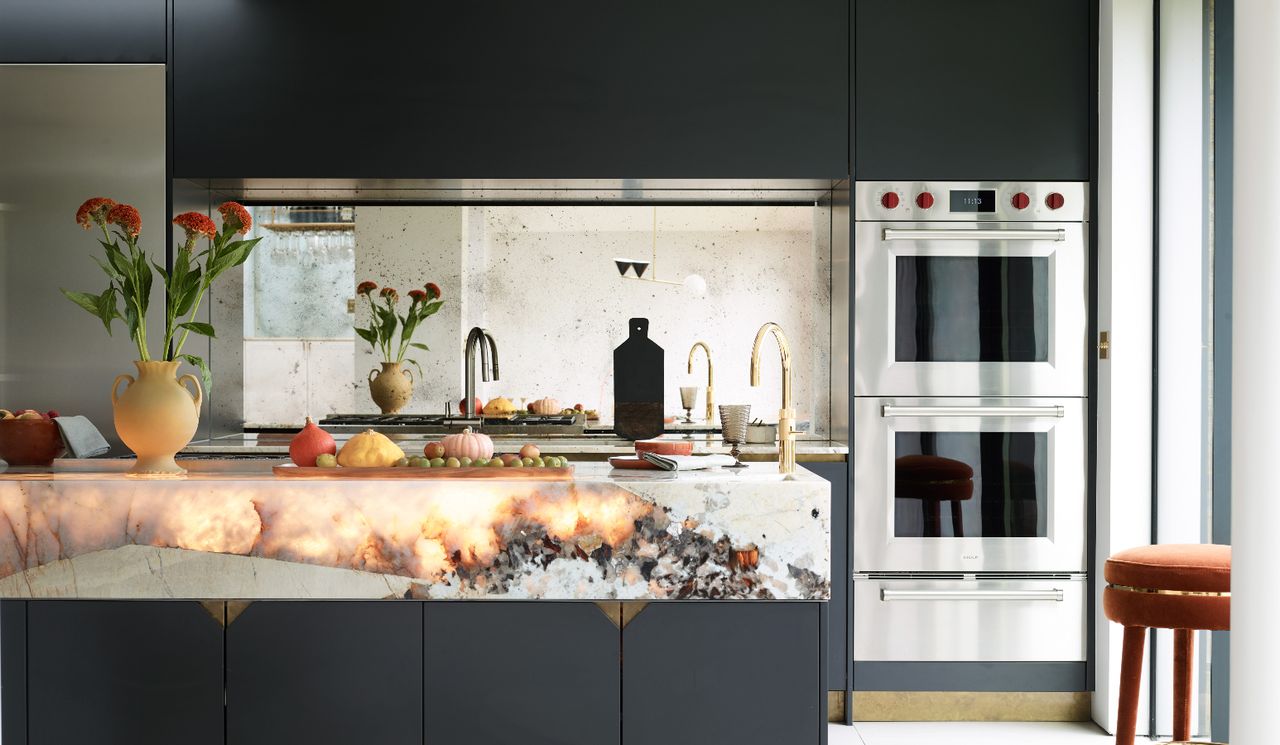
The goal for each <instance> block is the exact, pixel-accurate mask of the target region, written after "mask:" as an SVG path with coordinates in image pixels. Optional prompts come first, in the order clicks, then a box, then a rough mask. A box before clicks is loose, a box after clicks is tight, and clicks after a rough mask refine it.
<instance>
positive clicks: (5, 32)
mask: <svg viewBox="0 0 1280 745" xmlns="http://www.w3.org/2000/svg"><path fill="white" fill-rule="evenodd" d="M165 28H166V26H165V0H110V2H104V0H0V63H55V62H81V63H95V62H96V63H122V62H158V63H163V62H164V61H165Z"/></svg>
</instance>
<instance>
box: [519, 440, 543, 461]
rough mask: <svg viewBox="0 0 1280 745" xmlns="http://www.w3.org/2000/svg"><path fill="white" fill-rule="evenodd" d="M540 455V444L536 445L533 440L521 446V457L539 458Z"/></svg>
mask: <svg viewBox="0 0 1280 745" xmlns="http://www.w3.org/2000/svg"><path fill="white" fill-rule="evenodd" d="M539 455H542V451H541V450H539V449H538V446H537V445H534V444H533V443H532V442H530V443H528V444H527V445H525V446H524V447H522V448H520V457H521V458H537V457H538V456H539Z"/></svg>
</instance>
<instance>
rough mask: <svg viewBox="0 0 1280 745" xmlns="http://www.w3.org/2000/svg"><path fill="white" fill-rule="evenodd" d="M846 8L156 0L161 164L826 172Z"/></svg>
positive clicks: (840, 97) (837, 169) (490, 174)
mask: <svg viewBox="0 0 1280 745" xmlns="http://www.w3.org/2000/svg"><path fill="white" fill-rule="evenodd" d="M848 14H849V9H848V4H847V2H844V1H843V0H807V1H806V2H803V3H778V2H776V1H775V0H699V2H696V3H689V2H683V1H682V0H623V1H622V2H613V3H600V2H596V1H595V0H559V1H557V2H554V3H529V2H523V0H495V1H494V2H488V3H392V2H387V1H386V0H372V2H367V3H362V4H356V5H353V4H351V3H350V2H347V1H346V0H306V2H303V1H302V0H274V1H273V2H243V0H175V2H174V21H173V28H174V42H173V43H174V65H173V70H174V73H173V82H174V170H175V173H174V175H175V176H177V177H181V178H206V177H226V178H241V177H263V178H306V177H314V178H326V177H327V178H442V179H455V178H469V179H479V178H514V179H546V178H610V179H613V178H622V177H639V178H792V177H796V178H800V177H805V178H808V177H812V178H842V177H844V176H846V175H847V173H848V129H849V126H848V125H849V120H848V96H849V85H848V84H849V67H848V51H849V47H848V44H849V36H848V18H849V15H848ZM229 36H230V37H233V38H235V39H236V41H235V43H227V42H226V41H225V39H226V38H228V37H229ZM210 106H215V107H218V108H219V109H225V112H226V113H224V114H221V115H217V116H210Z"/></svg>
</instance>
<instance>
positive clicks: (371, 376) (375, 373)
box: [369, 370, 378, 383]
mask: <svg viewBox="0 0 1280 745" xmlns="http://www.w3.org/2000/svg"><path fill="white" fill-rule="evenodd" d="M376 377H378V371H377V370H370V371H369V382H370V383H372V382H373V379H374V378H376Z"/></svg>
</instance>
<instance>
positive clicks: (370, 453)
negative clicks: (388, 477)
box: [338, 429, 404, 468]
mask: <svg viewBox="0 0 1280 745" xmlns="http://www.w3.org/2000/svg"><path fill="white" fill-rule="evenodd" d="M403 457H404V451H403V450H401V449H400V448H399V447H397V446H396V444H395V443H394V442H392V441H391V438H389V437H387V436H386V435H384V434H382V433H381V432H374V431H373V430H371V429H366V430H365V431H363V432H361V433H360V434H358V435H352V437H351V439H350V440H347V443H346V444H345V445H343V446H342V449H341V450H339V451H338V465H340V466H344V467H347V468H385V467H387V466H390V465H392V464H393V463H395V462H396V461H398V460H400V459H401V458H403Z"/></svg>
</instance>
